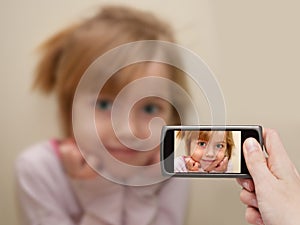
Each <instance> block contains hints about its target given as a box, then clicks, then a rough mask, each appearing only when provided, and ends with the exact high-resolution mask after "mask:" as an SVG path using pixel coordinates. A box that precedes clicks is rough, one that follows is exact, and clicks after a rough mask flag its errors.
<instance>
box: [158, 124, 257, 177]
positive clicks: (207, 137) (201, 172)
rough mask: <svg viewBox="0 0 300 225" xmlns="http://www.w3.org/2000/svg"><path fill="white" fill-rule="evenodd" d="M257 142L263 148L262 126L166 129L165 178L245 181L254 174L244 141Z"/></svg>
mask: <svg viewBox="0 0 300 225" xmlns="http://www.w3.org/2000/svg"><path fill="white" fill-rule="evenodd" d="M249 137H253V138H255V139H256V140H257V141H258V142H259V143H260V145H261V146H262V147H263V138H262V127H261V126H257V125H254V126H249V125H246V126H241V125H238V126H232V125H230V126H229V125H228V126H227V125H226V126H164V127H163V129H162V134H161V168H162V173H163V175H165V176H176V177H242V178H249V177H250V174H249V171H248V168H247V166H246V163H245V159H244V155H243V150H242V146H243V143H244V141H245V140H246V139H247V138H249Z"/></svg>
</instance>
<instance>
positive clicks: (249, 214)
mask: <svg viewBox="0 0 300 225" xmlns="http://www.w3.org/2000/svg"><path fill="white" fill-rule="evenodd" d="M245 218H246V220H247V222H248V223H250V224H257V225H263V224H264V223H263V220H262V218H261V215H260V213H259V211H258V210H257V209H256V208H253V207H250V206H249V207H247V209H246V213H245Z"/></svg>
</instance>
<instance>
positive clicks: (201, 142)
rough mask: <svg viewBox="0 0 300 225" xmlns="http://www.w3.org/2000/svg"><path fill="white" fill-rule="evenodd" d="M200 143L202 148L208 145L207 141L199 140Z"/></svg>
mask: <svg viewBox="0 0 300 225" xmlns="http://www.w3.org/2000/svg"><path fill="white" fill-rule="evenodd" d="M198 145H199V146H200V147H202V148H204V147H206V142H205V141H199V142H198Z"/></svg>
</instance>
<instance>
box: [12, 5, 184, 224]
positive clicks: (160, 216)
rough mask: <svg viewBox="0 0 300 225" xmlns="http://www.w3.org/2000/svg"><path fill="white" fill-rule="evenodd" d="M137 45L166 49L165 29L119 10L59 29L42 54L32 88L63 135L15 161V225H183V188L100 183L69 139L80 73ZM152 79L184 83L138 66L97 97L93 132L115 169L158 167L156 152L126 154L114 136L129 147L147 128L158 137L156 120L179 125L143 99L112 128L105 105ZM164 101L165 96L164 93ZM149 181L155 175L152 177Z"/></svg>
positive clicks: (162, 105) (167, 108) (163, 104)
mask: <svg viewBox="0 0 300 225" xmlns="http://www.w3.org/2000/svg"><path fill="white" fill-rule="evenodd" d="M139 40H164V41H169V42H174V38H173V34H172V32H171V30H170V27H169V26H168V25H167V24H165V23H164V22H162V21H160V20H159V19H157V18H156V17H154V16H153V15H152V14H149V13H146V12H142V11H139V10H134V9H130V8H126V7H104V8H103V9H102V10H101V11H100V13H98V14H97V15H95V16H93V17H91V18H89V19H86V20H83V21H82V22H80V23H79V24H75V25H72V26H70V27H68V28H66V29H65V30H63V31H61V32H59V33H58V34H56V35H54V36H53V37H52V38H50V39H49V40H48V41H47V42H45V44H44V45H43V46H42V48H41V52H42V57H41V61H40V63H39V64H38V67H37V72H36V80H35V83H34V87H35V88H38V89H40V90H42V91H43V92H45V93H50V92H54V93H55V95H56V97H57V101H58V106H59V115H60V117H61V120H60V124H61V125H62V129H63V131H64V134H65V135H64V137H63V138H60V139H52V140H49V141H45V142H42V143H39V144H37V145H34V146H32V147H30V148H28V149H27V150H26V151H25V152H24V153H22V154H21V155H20V156H19V158H18V159H17V161H16V175H17V190H18V199H19V201H20V205H21V209H22V215H23V218H22V224H31V225H33V224H44V225H49V224H53V225H55V224H57V225H58V224H63V225H79V224H80V225H95V224H109V225H126V224H127V225H135V224H139V225H150V224H157V225H161V224H164V225H167V224H169V225H176V224H178V225H179V224H183V220H184V212H185V208H186V200H187V185H186V182H185V181H183V180H177V179H173V178H171V179H165V180H163V181H161V182H157V183H153V184H147V185H144V186H143V185H140V186H130V185H124V184H120V183H116V182H113V181H112V180H108V179H105V178H104V177H103V176H101V175H100V173H99V174H98V173H96V172H95V170H93V169H92V168H91V167H90V165H89V164H88V162H87V161H86V160H85V159H84V158H83V156H82V155H81V152H80V151H79V149H78V143H77V139H76V140H75V138H74V130H73V129H74V127H73V123H72V104H73V98H74V95H75V91H76V87H77V86H78V84H79V81H80V79H81V78H82V76H83V74H84V72H85V71H86V70H87V68H88V67H89V65H90V64H91V63H93V61H94V60H95V59H97V57H99V56H101V55H103V54H104V53H105V52H107V51H109V50H111V49H114V48H115V47H117V46H120V45H122V44H125V43H130V42H134V41H139ZM127 54H129V53H127ZM119 57H123V55H120V56H119ZM124 57H125V58H126V57H128V55H127V56H124ZM116 60H118V59H113V60H112V61H111V62H107V64H106V65H105V67H110V66H111V65H112V64H113V63H115V61H116ZM103 71H105V68H101V69H100V71H97V76H98V77H100V79H101V74H102V72H103ZM153 77H155V78H161V79H162V80H166V79H169V80H172V81H174V82H176V83H177V84H179V85H181V86H182V87H183V88H185V87H186V85H185V83H186V81H185V78H184V76H182V74H181V73H180V72H179V71H178V70H176V69H174V68H173V67H171V66H168V65H166V64H161V63H154V62H143V63H137V64H136V65H135V64H133V65H130V66H128V67H126V68H123V69H121V70H119V71H117V73H116V74H114V75H113V76H112V77H111V78H110V79H109V80H108V81H107V82H106V84H105V85H104V87H103V88H102V89H101V91H100V93H97V94H99V96H98V99H97V102H96V105H95V107H94V110H95V113H94V117H95V118H94V119H95V120H94V121H95V123H94V126H95V128H96V130H97V135H98V136H99V137H98V138H99V139H100V140H101V141H102V143H103V146H104V148H105V149H106V150H107V153H108V154H110V155H111V156H112V157H113V158H114V159H115V160H117V161H118V162H120V164H122V163H123V164H126V165H131V166H133V167H135V166H136V167H139V166H141V167H143V166H144V167H147V166H150V165H152V164H158V165H159V145H158V146H157V145H156V146H155V147H153V149H151V150H149V151H137V150H134V149H131V148H130V147H128V146H125V145H124V144H122V142H121V141H120V140H119V137H117V136H116V134H115V130H118V131H120V132H121V134H122V138H124V139H126V140H127V141H129V142H130V143H132V144H135V143H134V142H135V140H136V139H134V138H132V135H134V136H135V137H137V138H138V139H145V138H147V137H149V135H151V133H150V130H149V124H151V126H152V125H153V126H154V128H153V127H152V129H151V131H154V132H155V133H156V134H158V135H159V136H160V131H161V124H160V125H156V124H155V123H153V121H155V120H153V119H154V118H161V119H162V120H163V121H165V122H166V123H167V124H170V125H172V124H173V125H175V124H180V119H179V116H178V113H177V112H176V110H175V109H174V107H173V106H172V105H171V104H170V103H169V102H168V101H166V100H164V99H161V98H159V97H155V96H153V95H149V97H147V98H144V99H140V100H139V101H137V102H135V104H134V105H133V106H132V108H131V110H130V114H129V115H128V118H127V120H124V121H119V122H118V123H117V124H114V127H113V125H112V122H113V121H112V117H111V113H112V105H113V103H114V100H115V98H116V97H117V95H118V93H119V92H120V91H121V90H122V89H123V88H124V87H125V86H127V85H128V84H130V83H131V82H133V81H136V80H139V79H140V78H145V79H149V78H153ZM93 83H97V80H95V81H94V82H91V83H90V85H91V87H88V86H87V90H86V93H84V94H83V95H82V96H79V97H81V98H82V99H83V102H84V105H82V107H81V109H84V108H85V107H92V106H93V104H91V102H89V94H90V93H89V92H90V91H92V89H93V85H94V84H93ZM157 87H158V86H157V85H153V84H151V82H150V83H148V84H147V85H144V86H140V87H139V88H140V89H139V92H142V93H145V92H147V91H148V92H149V93H150V92H151V93H155V92H156V91H157ZM162 89H163V91H165V92H168V91H169V90H170V89H168V88H167V87H165V88H162ZM135 91H136V90H135ZM168 94H169V95H170V96H172V93H168ZM134 97H135V93H134V92H131V89H129V92H127V94H126V95H124V96H123V101H122V104H124V105H123V106H124V107H126V106H127V105H128V104H130V103H132V99H133V98H134ZM122 109H123V108H120V112H117V113H119V114H118V115H119V116H122V114H123V111H122ZM45 116H46V115H45ZM79 120H81V121H82V127H80V126H79V127H77V129H79V130H82V135H85V136H84V137H86V143H87V146H89V147H90V146H91V145H93V143H92V141H90V140H89V131H88V130H86V127H85V121H87V118H84V117H82V118H79ZM150 122H151V123H150ZM126 126H130V129H129V130H127V132H126V129H125V131H124V132H123V130H124V129H123V128H124V127H126ZM122 132H123V133H122ZM131 132H132V133H131ZM95 146H96V145H95ZM80 147H81V146H80ZM80 149H81V148H80ZM81 150H82V149H81ZM83 150H86V149H83ZM92 150H94V151H95V149H92ZM96 150H97V151H98V150H99V151H102V149H96ZM97 160H99V161H100V162H101V163H104V167H105V160H104V159H103V158H98V159H97ZM101 165H102V166H103V164H101ZM117 172H120V173H121V176H123V179H124V180H126V179H129V178H130V176H131V174H130V173H126V171H125V173H123V174H122V172H124V171H121V170H119V171H117ZM157 173H159V174H160V170H158V171H157ZM145 179H147V177H146V178H145ZM178 203H180V204H178ZM170 206H172V207H170Z"/></svg>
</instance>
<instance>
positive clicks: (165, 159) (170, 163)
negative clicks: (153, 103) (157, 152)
mask: <svg viewBox="0 0 300 225" xmlns="http://www.w3.org/2000/svg"><path fill="white" fill-rule="evenodd" d="M179 130H195V131H197V130H205V131H211V130H224V131H241V146H242V145H243V143H244V141H245V140H246V139H247V138H249V137H253V138H255V139H256V140H257V141H258V142H259V143H260V145H261V147H263V138H262V127H261V126H259V125H246V126H242V125H238V126H232V125H231V126H164V127H163V129H162V135H161V146H160V147H161V169H162V174H163V175H164V176H175V177H235V178H237V177H240V178H250V177H251V176H250V174H249V171H248V168H247V166H246V162H245V158H244V154H243V151H242V149H241V172H240V173H203V172H184V173H183V172H182V173H178V172H176V173H175V172H174V131H179ZM169 146H172V147H171V148H170V147H169Z"/></svg>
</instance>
